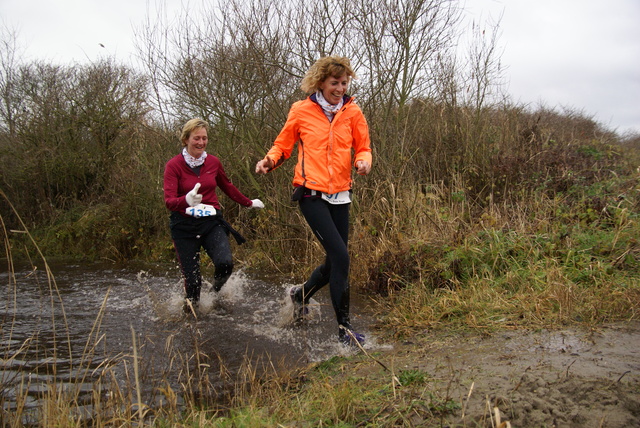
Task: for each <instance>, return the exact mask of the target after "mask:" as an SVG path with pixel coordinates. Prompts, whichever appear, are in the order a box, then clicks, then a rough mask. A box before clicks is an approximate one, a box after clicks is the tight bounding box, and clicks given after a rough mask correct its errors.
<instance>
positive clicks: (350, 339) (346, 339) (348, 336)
mask: <svg viewBox="0 0 640 428" xmlns="http://www.w3.org/2000/svg"><path fill="white" fill-rule="evenodd" d="M338 339H339V340H340V343H342V344H343V345H346V346H358V345H360V346H363V345H364V334H361V333H356V332H355V331H353V329H352V328H351V326H348V327H345V326H342V325H341V326H340V327H339V329H338Z"/></svg>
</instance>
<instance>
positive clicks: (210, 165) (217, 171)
mask: <svg viewBox="0 0 640 428" xmlns="http://www.w3.org/2000/svg"><path fill="white" fill-rule="evenodd" d="M196 183H200V190H198V193H200V194H202V203H203V204H207V205H213V206H214V207H215V208H216V209H221V206H220V202H219V201H218V195H217V194H216V187H219V188H220V189H222V191H223V192H224V193H225V194H227V196H229V197H230V198H231V199H232V200H233V201H235V202H237V203H239V204H240V205H243V206H245V207H250V206H251V199H249V198H247V197H246V196H245V195H243V194H242V193H241V192H240V190H238V188H237V187H236V186H234V185H233V183H231V180H229V178H228V177H227V174H226V173H225V172H224V168H223V167H222V163H221V162H220V159H218V158H217V157H215V156H213V155H210V154H207V157H206V159H205V161H204V164H203V165H202V166H201V167H200V171H199V175H196V173H195V172H194V171H193V170H192V169H191V168H190V167H189V165H187V163H186V162H185V160H184V157H183V156H182V154H179V155H176V156H174V157H173V158H171V159H169V162H167V164H166V166H165V170H164V202H165V205H166V206H167V208H168V209H169V210H170V211H177V212H180V213H182V214H183V215H186V214H185V213H184V211H185V210H186V209H187V208H188V207H189V204H188V203H187V200H186V195H187V193H189V192H190V191H191V190H192V189H193V187H194V186H195V185H196Z"/></svg>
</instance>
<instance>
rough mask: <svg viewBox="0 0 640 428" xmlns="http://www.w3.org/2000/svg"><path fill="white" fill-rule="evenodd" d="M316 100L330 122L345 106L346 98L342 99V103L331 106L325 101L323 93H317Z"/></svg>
mask: <svg viewBox="0 0 640 428" xmlns="http://www.w3.org/2000/svg"><path fill="white" fill-rule="evenodd" d="M316 100H317V101H318V104H320V107H322V111H324V114H325V116H327V118H328V119H329V122H331V121H332V120H333V116H335V115H336V113H338V111H340V109H341V108H342V106H343V105H344V98H340V102H339V103H338V104H329V101H327V100H325V99H324V96H323V95H322V91H316Z"/></svg>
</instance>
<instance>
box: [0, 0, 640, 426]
mask: <svg viewBox="0 0 640 428" xmlns="http://www.w3.org/2000/svg"><path fill="white" fill-rule="evenodd" d="M228 6H229V7H226V8H224V11H221V10H219V9H217V8H216V7H215V6H211V9H210V10H209V11H207V12H208V13H205V14H203V15H199V16H190V15H189V13H188V12H186V11H185V12H184V14H183V16H180V17H178V19H177V20H176V21H172V22H171V23H169V22H166V21H164V20H163V19H162V18H161V17H158V19H157V20H154V19H150V21H149V24H148V25H146V26H144V27H142V28H140V29H139V30H138V36H139V40H138V42H139V53H140V57H141V65H142V66H143V68H142V69H140V68H135V69H134V68H131V67H129V66H125V65H120V64H118V63H116V61H115V59H111V58H107V59H105V60H103V61H100V62H97V63H93V64H87V65H56V64H49V63H43V62H30V63H22V62H20V61H19V58H20V55H19V53H20V52H19V49H18V47H17V45H16V39H15V35H14V34H12V33H11V32H9V31H7V30H6V29H3V31H2V39H1V42H2V46H1V49H0V91H1V92H2V105H1V106H0V219H1V220H2V237H3V240H2V243H3V244H2V245H3V248H4V250H5V258H6V260H7V264H8V266H9V269H8V271H9V272H11V267H12V263H13V262H12V258H14V257H16V258H20V259H22V260H26V259H28V258H30V257H33V254H38V257H42V259H43V260H44V259H45V257H44V255H47V257H49V256H56V257H58V256H60V257H68V258H78V257H84V258H93V259H110V260H119V261H122V260H134V259H137V260H154V261H156V260H172V259H173V257H174V256H173V250H172V247H171V242H170V239H169V236H168V228H167V221H166V220H167V215H166V210H165V208H164V206H163V202H162V196H161V195H162V189H161V180H162V172H163V167H164V163H165V162H166V160H167V159H169V158H170V157H171V156H172V155H173V154H174V153H176V152H177V150H178V141H177V137H176V130H177V129H178V127H179V126H180V124H181V123H183V122H184V120H185V119H187V118H190V117H193V116H199V117H203V118H205V119H207V120H208V121H210V123H211V124H212V125H213V130H212V134H213V135H212V138H211V151H212V152H213V153H214V154H216V155H217V156H219V157H220V158H221V159H222V161H223V163H224V165H225V166H226V168H227V170H228V173H229V174H230V176H231V177H232V179H233V181H234V182H235V184H236V185H237V186H238V187H239V188H240V189H241V190H242V191H243V192H244V193H245V194H247V195H249V196H251V197H259V198H261V199H262V200H263V201H265V203H266V205H267V208H266V209H265V210H263V211H262V212H260V213H255V212H247V211H242V210H240V209H239V208H238V207H237V206H235V205H234V204H228V207H227V209H226V210H225V216H226V217H227V218H228V219H229V220H230V221H231V222H232V223H234V224H235V225H236V226H237V227H238V228H239V229H240V230H241V231H242V232H243V234H245V235H246V236H247V237H248V238H249V239H250V242H249V244H248V245H245V246H243V247H239V248H237V249H236V250H235V255H236V257H237V258H238V261H239V263H240V264H243V265H245V266H247V267H248V268H250V269H263V270H269V271H272V272H278V273H280V274H281V275H283V276H287V277H288V276H291V277H294V278H296V279H300V278H303V277H305V276H306V275H307V274H308V273H309V272H307V271H305V269H309V268H310V267H311V266H313V264H314V263H313V262H312V261H314V260H317V259H318V257H319V254H320V252H319V251H318V250H319V249H318V248H317V244H316V243H315V240H314V239H312V236H310V234H309V231H308V230H307V228H306V227H305V226H304V222H303V221H302V220H301V218H300V215H299V214H298V211H297V210H296V209H295V207H294V206H293V205H292V204H291V203H290V202H289V194H290V191H291V188H290V176H291V173H290V169H289V168H286V167H285V168H280V169H279V170H277V171H275V172H274V173H273V174H270V175H269V176H266V177H256V176H254V175H252V173H251V165H253V164H254V163H255V161H256V160H257V159H259V158H260V157H261V156H262V155H263V154H264V152H265V150H266V149H267V148H268V147H269V146H270V144H271V141H272V140H273V138H274V136H275V135H276V134H277V132H278V130H279V129H280V127H281V125H282V124H283V122H284V120H285V118H286V114H287V111H288V108H289V105H290V104H291V102H293V101H294V100H296V99H299V98H300V97H301V96H302V94H301V93H300V92H299V90H298V83H299V81H300V78H301V76H302V74H303V73H304V70H305V69H306V68H307V67H308V66H309V65H310V64H311V63H312V62H313V61H314V60H315V59H316V58H317V57H318V56H320V55H324V54H330V53H331V54H340V55H345V56H348V57H350V58H351V59H352V61H353V63H354V65H355V68H356V71H357V73H358V75H359V79H358V80H357V81H355V82H354V85H353V88H352V89H353V93H354V95H355V96H356V97H357V99H358V103H359V104H360V105H361V107H362V108H363V110H364V112H365V115H366V117H367V118H368V121H369V123H370V127H371V137H372V143H373V148H374V162H375V165H374V171H373V173H372V174H371V175H370V176H368V177H366V178H363V177H356V179H355V193H354V194H355V202H354V204H353V215H352V218H353V228H352V238H351V251H352V255H353V271H352V277H353V284H354V287H355V288H357V289H359V290H365V291H367V292H370V293H372V294H373V295H375V296H380V297H378V298H377V300H378V307H377V309H378V310H379V312H380V314H381V315H380V322H379V326H380V329H381V331H384V332H385V334H388V336H389V337H394V338H403V337H407V336H410V335H412V334H415V332H417V331H423V330H424V329H425V328H448V329H454V328H456V329H457V328H463V327H464V328H474V329H476V328H477V329H483V330H487V331H490V330H493V329H497V328H503V327H510V328H517V327H522V326H535V327H540V326H554V325H555V326H557V325H566V324H572V323H573V324H575V323H581V324H584V323H586V324H589V325H595V324H598V323H602V322H607V321H613V320H631V319H637V314H638V310H639V306H640V289H639V288H638V284H639V283H640V281H639V280H640V264H639V263H640V246H638V241H637V239H638V236H639V234H640V230H639V229H640V226H639V225H638V214H639V211H640V194H639V190H640V183H639V180H640V173H639V171H638V166H639V165H640V157H639V156H638V150H639V148H640V140H639V138H638V136H637V135H626V136H620V135H617V134H616V133H615V132H613V131H610V130H607V129H605V128H603V127H602V126H601V125H600V124H598V123H596V122H595V121H594V120H593V119H592V118H590V117H589V116H588V115H587V114H585V113H583V112H580V111H575V110H571V109H564V110H560V111H558V110H555V109H548V108H545V107H544V106H541V107H536V108H532V107H531V106H522V105H514V104H511V103H510V102H508V101H503V100H502V98H500V93H499V85H497V83H499V81H500V78H501V71H500V68H499V61H498V58H496V57H495V52H496V38H495V34H496V29H497V28H491V27H490V26H485V25H476V26H474V28H473V37H471V38H470V39H471V43H470V45H469V46H468V53H467V59H466V60H465V61H464V62H461V61H460V60H459V59H456V58H458V57H457V56H456V55H454V53H455V46H456V43H455V42H456V40H457V38H458V37H459V36H460V32H459V30H458V29H459V28H460V27H459V24H460V10H459V5H458V2H455V1H448V0H438V1H419V0H412V1H405V2H400V3H398V4H395V3H393V4H392V3H389V2H381V1H374V2H371V1H369V0H366V1H365V0H358V1H356V2H355V3H350V4H349V7H348V9H342V8H334V7H332V5H330V4H329V3H328V2H319V3H318V2H316V3H315V4H310V3H309V2H305V1H299V2H297V1H294V2H284V1H280V0H264V1H262V0H258V1H254V2H252V4H251V6H252V7H250V8H247V7H246V6H243V4H242V2H236V1H231V2H230V3H228ZM151 18H153V17H151ZM152 22H153V24H152ZM318 28H329V29H333V31H326V32H322V33H319V32H318V31H317V29H318ZM187 30H188V31H187ZM495 100H501V101H500V102H497V101H495ZM290 162H291V163H290V167H291V168H292V167H293V160H291V161H290ZM96 243H99V245H96ZM300 261H304V263H300ZM8 278H9V284H8V289H11V287H12V286H14V285H15V282H12V277H11V275H9V276H8ZM51 290H52V293H53V294H54V295H55V284H53V285H51ZM7 304H8V305H10V301H9V302H8V303H7ZM8 322H10V320H5V321H4V323H5V324H3V326H2V327H3V328H2V332H3V334H7V333H6V332H7V331H10V329H8V326H9V325H10V324H7V323H8ZM96 322H97V323H99V320H97V321H96ZM95 339H96V338H89V340H88V342H87V350H89V351H90V350H91V349H92V343H91V340H95ZM24 346H28V344H26V343H25V344H24ZM19 354H20V352H17V353H15V354H13V355H12V356H11V355H9V356H7V357H5V356H3V357H2V358H3V360H2V364H8V363H9V362H10V361H11V358H16V357H17V356H18V355H19ZM193 357H194V356H180V355H176V361H179V362H181V363H184V362H185V361H190V360H191V359H192V358H193ZM134 360H135V359H134ZM113 363H114V365H117V364H118V362H117V361H114V362H113ZM334 364H336V363H335V362H329V363H328V367H330V368H331V367H333V365H334ZM177 365H178V366H181V367H182V370H184V373H185V376H186V378H185V379H187V380H188V381H185V382H184V383H183V385H185V388H184V390H183V391H173V390H171V389H170V388H169V387H165V386H161V385H159V386H158V388H159V390H161V391H162V395H163V396H164V397H166V400H167V401H166V403H167V406H166V407H164V408H161V409H160V410H157V411H154V412H150V410H149V409H148V408H146V407H143V406H138V404H139V400H138V399H137V398H136V397H135V396H133V395H132V391H134V390H135V388H132V389H130V390H126V389H123V387H122V385H121V384H118V383H116V382H115V381H114V380H113V378H112V377H110V368H109V367H104V370H103V371H102V375H101V376H100V377H98V379H97V381H96V385H98V386H101V387H104V386H105V385H106V388H107V389H108V390H109V391H111V393H110V395H108V396H103V395H101V394H100V393H98V392H96V394H95V396H94V401H93V404H94V405H95V406H98V407H96V408H99V409H100V412H98V413H99V414H100V415H102V416H101V418H102V419H100V418H99V419H95V420H93V421H92V424H93V425H92V426H127V425H130V424H131V425H133V424H135V423H140V424H142V423H143V421H144V424H150V425H151V424H153V425H155V426H206V424H210V425H211V426H274V425H275V424H276V422H281V421H291V422H289V424H291V425H295V422H294V421H299V420H300V419H301V416H299V415H303V414H304V415H309V414H311V415H317V418H316V419H313V418H311V419H309V420H316V421H318V423H323V424H327V425H334V426H335V425H339V421H350V422H348V423H345V425H344V426H347V425H348V424H349V423H354V421H357V420H360V419H359V417H360V415H361V414H362V413H368V412H372V410H371V408H373V407H376V406H384V401H385V400H386V399H387V398H388V395H383V398H380V397H378V398H375V397H371V396H370V394H371V390H372V387H371V386H370V385H369V386H368V385H367V384H366V383H361V382H360V383H359V382H349V381H348V380H345V381H344V383H341V382H340V381H336V380H335V379H332V376H330V375H326V372H325V371H322V370H321V371H320V372H318V373H319V374H318V373H316V376H315V377H313V380H312V381H310V384H309V385H307V384H305V381H306V380H307V378H305V377H298V376H297V375H296V374H282V373H272V374H271V375H267V374H265V375H261V376H262V377H259V376H257V374H256V372H255V371H254V368H252V367H251V365H247V367H246V368H245V369H244V371H243V372H242V373H240V374H238V379H233V380H231V383H232V384H234V385H236V386H237V387H238V389H236V390H235V391H234V392H233V394H231V399H230V401H229V400H227V401H225V402H224V404H223V405H221V404H220V402H218V401H215V402H213V401H207V400H206V399H204V400H203V397H207V396H208V394H207V385H208V382H209V381H208V380H207V377H206V376H202V374H201V373H198V372H197V371H196V372H192V371H190V370H191V369H189V368H188V365H186V364H177ZM134 368H135V365H134V366H133V367H131V369H132V370H131V371H130V372H128V375H129V376H131V377H130V378H129V379H128V380H127V385H130V386H132V385H135V383H136V372H135V371H134V370H133V369H134ZM333 369H334V368H332V370H333ZM220 370H221V372H222V371H223V368H220ZM325 376H327V377H325ZM405 376H414V377H420V376H421V373H406V374H405ZM406 382H408V381H407V380H406V379H405V380H404V383H406ZM411 382H419V379H414V380H412V381H411ZM247 386H251V388H246V387H247ZM163 388H164V389H163ZM386 393H387V394H391V395H394V396H395V394H397V393H399V392H398V391H397V390H395V389H393V388H392V389H391V390H388V391H386ZM47 394H48V395H47V397H48V399H49V401H48V406H46V408H45V409H44V410H43V413H42V414H41V415H39V418H40V421H41V422H43V423H44V424H45V425H47V426H82V425H83V424H84V423H86V420H84V419H82V418H80V417H79V418H75V416H74V413H73V412H72V411H71V409H72V408H76V405H77V404H78V402H77V395H74V394H76V392H74V391H65V392H61V391H60V390H58V389H57V388H55V385H52V387H51V389H50V390H49V391H47ZM299 394H304V395H305V399H304V402H305V403H307V404H306V406H307V407H295V406H292V403H293V402H295V398H294V397H296V396H298V395H299ZM354 396H359V397H361V400H360V401H358V402H353V400H352V399H347V398H346V397H354ZM178 397H179V398H178ZM385 397H386V398H385ZM17 398H18V400H17V401H18V402H20V400H19V398H20V397H17ZM218 398H219V397H217V399H218ZM369 400H371V401H369ZM327 402H329V403H332V404H333V406H330V409H327V408H326V407H325V405H324V403H327ZM178 403H180V404H178ZM341 403H343V404H341ZM344 403H347V404H344ZM431 403H432V405H433V406H434V408H433V409H432V410H433V412H434V413H438V412H448V411H455V409H454V408H455V403H454V402H451V401H449V399H448V397H432V400H431ZM341 406H346V407H341ZM221 409H222V410H221ZM14 410H15V412H14V414H13V415H12V414H10V413H7V412H3V413H2V415H3V416H2V424H3V425H4V426H21V423H22V418H23V417H24V415H23V414H21V412H20V408H19V407H18V408H17V409H14ZM404 410H407V409H404ZM381 411H382V410H381ZM407 411H408V410H407ZM398 412H399V414H401V413H402V412H403V410H402V409H398ZM296 413H298V414H296ZM221 416H224V418H220V417H221ZM214 421H217V422H214ZM322 421H325V422H322ZM389 421H390V422H389V424H388V426H394V425H393V424H394V423H396V422H397V421H396V420H392V419H389ZM487 426H489V425H487Z"/></svg>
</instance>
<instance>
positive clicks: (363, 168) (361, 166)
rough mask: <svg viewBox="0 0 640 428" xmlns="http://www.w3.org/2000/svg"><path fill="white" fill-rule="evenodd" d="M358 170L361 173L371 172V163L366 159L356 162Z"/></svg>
mask: <svg viewBox="0 0 640 428" xmlns="http://www.w3.org/2000/svg"><path fill="white" fill-rule="evenodd" d="M356 172H357V173H358V174H360V175H367V174H369V173H370V172H371V165H370V164H369V162H366V161H358V162H356Z"/></svg>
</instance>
